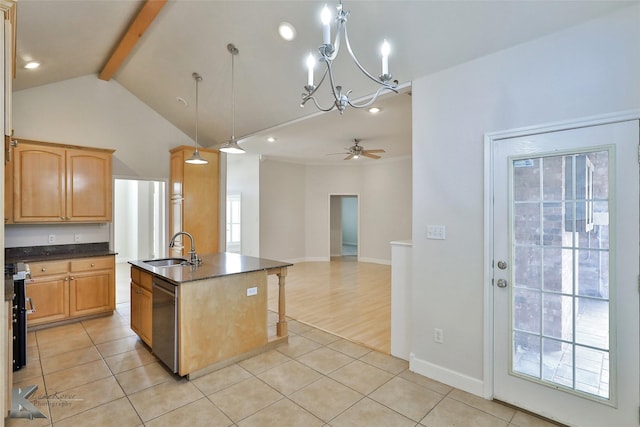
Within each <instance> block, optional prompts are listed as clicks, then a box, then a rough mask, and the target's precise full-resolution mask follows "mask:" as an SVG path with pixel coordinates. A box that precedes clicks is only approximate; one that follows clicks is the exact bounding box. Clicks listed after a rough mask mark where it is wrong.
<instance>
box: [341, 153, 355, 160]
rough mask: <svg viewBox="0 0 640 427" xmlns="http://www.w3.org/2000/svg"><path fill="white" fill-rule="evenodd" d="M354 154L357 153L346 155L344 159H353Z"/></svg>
mask: <svg viewBox="0 0 640 427" xmlns="http://www.w3.org/2000/svg"><path fill="white" fill-rule="evenodd" d="M354 155H355V154H349V155H348V156H347V157H345V158H344V159H345V160H351V159H353V156H354Z"/></svg>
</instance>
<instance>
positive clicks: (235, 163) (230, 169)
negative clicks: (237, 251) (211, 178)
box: [225, 153, 260, 257]
mask: <svg viewBox="0 0 640 427" xmlns="http://www.w3.org/2000/svg"><path fill="white" fill-rule="evenodd" d="M226 157H227V194H240V195H241V199H240V200H241V212H240V214H241V219H240V220H241V229H240V239H241V248H242V254H243V255H249V256H256V257H257V256H260V156H258V155H255V154H249V153H246V154H242V155H233V154H230V155H227V156H226ZM225 241H226V238H225Z"/></svg>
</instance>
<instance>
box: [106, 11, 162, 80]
mask: <svg viewBox="0 0 640 427" xmlns="http://www.w3.org/2000/svg"><path fill="white" fill-rule="evenodd" d="M166 3H167V0H147V1H146V2H145V4H144V6H142V9H140V12H139V13H138V16H136V19H134V21H133V22H132V23H131V25H130V26H129V29H128V30H127V32H126V33H125V35H124V37H122V40H120V43H119V44H118V47H116V50H115V51H113V53H112V54H111V57H110V58H109V60H108V61H107V63H106V65H105V66H104V68H103V69H102V71H101V72H100V74H99V76H98V78H100V80H111V77H113V75H114V74H115V72H116V71H118V68H120V65H122V63H123V62H124V60H125V59H126V58H127V56H129V53H130V52H131V50H132V49H133V47H134V46H135V45H136V43H137V42H138V40H140V37H142V35H143V34H144V32H145V31H146V30H147V28H149V25H151V23H152V22H153V20H154V19H155V18H156V16H158V13H160V10H161V9H162V8H163V7H164V5H165V4H166Z"/></svg>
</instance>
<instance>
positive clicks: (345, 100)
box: [300, 0, 398, 114]
mask: <svg viewBox="0 0 640 427" xmlns="http://www.w3.org/2000/svg"><path fill="white" fill-rule="evenodd" d="M337 9H338V15H337V16H336V18H335V21H336V23H337V24H336V37H335V41H334V43H333V44H332V43H331V26H330V24H331V12H330V11H329V8H328V7H327V6H326V5H325V6H324V9H323V10H322V13H321V15H320V18H321V20H322V45H321V46H320V47H319V48H318V51H319V52H320V57H319V59H318V61H319V62H324V63H325V65H326V68H325V70H324V73H323V74H322V78H321V79H320V82H319V83H318V85H317V86H316V85H314V81H313V68H314V67H315V63H316V59H315V58H314V56H313V55H312V54H309V56H308V57H307V70H308V74H307V84H306V86H305V87H304V89H305V91H306V92H305V93H303V94H302V103H301V104H300V106H301V107H304V105H305V104H306V103H307V101H309V100H311V101H313V103H314V104H315V106H316V107H317V108H318V109H319V110H321V111H331V110H333V109H334V108H337V109H338V111H339V112H340V114H342V113H343V112H344V110H345V108H347V106H348V105H350V106H351V107H354V108H364V107H368V106H369V105H371V104H373V103H374V102H375V101H376V99H378V96H379V95H380V94H381V93H382V92H383V91H386V90H389V91H393V92H396V93H397V92H398V91H397V90H396V88H397V87H398V81H397V80H393V81H392V80H391V75H390V74H389V53H390V52H391V47H390V46H389V43H387V41H386V40H384V42H383V43H382V48H381V50H380V52H381V55H382V73H381V74H380V75H379V76H378V77H375V76H373V75H372V74H371V73H369V72H368V71H367V70H365V69H364V67H363V66H362V65H361V64H360V62H359V61H358V59H357V58H356V56H355V54H354V53H353V49H351V44H350V43H349V35H348V33H347V18H348V17H349V14H350V13H351V12H350V11H345V10H344V8H343V6H342V0H340V4H339V5H338V6H337ZM342 37H344V44H345V45H346V46H347V50H348V52H349V55H350V56H351V59H353V62H355V64H356V66H357V67H358V68H359V69H360V71H362V72H363V73H364V75H365V76H367V77H368V78H370V79H371V80H373V81H374V82H376V83H377V84H379V85H380V87H379V88H378V90H377V91H376V93H375V94H374V95H373V97H372V98H371V99H369V100H368V101H366V102H364V103H361V104H357V103H355V102H354V101H352V100H351V99H349V94H350V93H351V92H352V90H348V91H346V92H345V91H344V90H343V88H342V86H339V85H336V83H335V79H334V77H333V68H332V64H333V60H334V59H336V57H337V56H338V51H339V50H340V42H341V38H342ZM327 76H329V82H330V84H331V92H332V94H333V98H334V101H333V103H332V104H331V105H330V106H329V107H326V108H325V107H322V106H321V105H320V104H319V103H318V101H317V100H316V98H315V96H314V95H315V93H316V92H317V91H318V89H319V88H320V86H322V83H323V82H324V81H325V79H326V77H327Z"/></svg>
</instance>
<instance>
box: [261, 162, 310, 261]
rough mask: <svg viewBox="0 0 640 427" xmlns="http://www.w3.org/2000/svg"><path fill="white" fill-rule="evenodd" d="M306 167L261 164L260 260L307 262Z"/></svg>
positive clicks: (289, 164)
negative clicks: (305, 248) (305, 259)
mask: <svg viewBox="0 0 640 427" xmlns="http://www.w3.org/2000/svg"><path fill="white" fill-rule="evenodd" d="M304 172H305V166H304V165H300V164H294V163H286V162H276V161H272V160H264V161H262V162H261V163H260V256H261V257H264V258H271V259H276V260H285V261H292V262H300V261H303V260H304V256H305V255H304V254H305V252H304V242H305V227H304V225H305V215H306V210H305V205H304V200H305V177H304Z"/></svg>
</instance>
